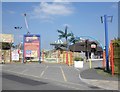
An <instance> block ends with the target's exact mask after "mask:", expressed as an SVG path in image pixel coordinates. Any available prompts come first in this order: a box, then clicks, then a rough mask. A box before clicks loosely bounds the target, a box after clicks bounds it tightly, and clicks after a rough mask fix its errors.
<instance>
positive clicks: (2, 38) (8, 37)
mask: <svg viewBox="0 0 120 92" xmlns="http://www.w3.org/2000/svg"><path fill="white" fill-rule="evenodd" d="M0 42H7V43H13V42H14V37H13V35H12V34H0Z"/></svg>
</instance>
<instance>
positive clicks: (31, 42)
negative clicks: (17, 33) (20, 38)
mask: <svg viewBox="0 0 120 92" xmlns="http://www.w3.org/2000/svg"><path fill="white" fill-rule="evenodd" d="M31 57H32V58H38V59H40V35H24V59H26V58H31Z"/></svg>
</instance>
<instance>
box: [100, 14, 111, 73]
mask: <svg viewBox="0 0 120 92" xmlns="http://www.w3.org/2000/svg"><path fill="white" fill-rule="evenodd" d="M112 19H113V16H107V15H104V16H101V23H104V26H105V53H106V69H107V71H109V52H108V47H109V42H108V24H107V22H112Z"/></svg>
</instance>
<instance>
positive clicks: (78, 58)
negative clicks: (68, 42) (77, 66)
mask: <svg viewBox="0 0 120 92" xmlns="http://www.w3.org/2000/svg"><path fill="white" fill-rule="evenodd" d="M83 60H84V59H83V58H81V57H75V58H74V61H83Z"/></svg>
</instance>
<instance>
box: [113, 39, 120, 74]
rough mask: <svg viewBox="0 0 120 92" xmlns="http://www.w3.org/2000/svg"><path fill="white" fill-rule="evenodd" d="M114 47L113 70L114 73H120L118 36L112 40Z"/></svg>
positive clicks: (119, 42) (119, 43)
mask: <svg viewBox="0 0 120 92" xmlns="http://www.w3.org/2000/svg"><path fill="white" fill-rule="evenodd" d="M113 47H114V70H115V73H117V74H120V69H119V68H120V38H115V39H114V40H113Z"/></svg>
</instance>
